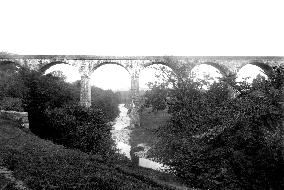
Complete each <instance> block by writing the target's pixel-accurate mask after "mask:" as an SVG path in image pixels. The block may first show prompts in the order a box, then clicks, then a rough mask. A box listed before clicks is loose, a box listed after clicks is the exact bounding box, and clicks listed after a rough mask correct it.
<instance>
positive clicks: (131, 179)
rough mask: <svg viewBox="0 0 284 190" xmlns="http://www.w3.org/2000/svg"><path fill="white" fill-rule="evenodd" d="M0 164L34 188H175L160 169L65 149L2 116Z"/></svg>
mask: <svg viewBox="0 0 284 190" xmlns="http://www.w3.org/2000/svg"><path fill="white" fill-rule="evenodd" d="M122 164H123V165H122ZM0 165H3V166H5V167H7V168H9V169H10V170H12V171H13V173H14V176H15V177H16V178H17V179H19V180H22V181H23V182H24V183H25V185H26V186H28V187H29V188H31V189H174V188H173V185H171V184H169V183H167V182H165V181H164V179H166V178H167V177H166V176H165V174H162V173H160V172H158V171H153V170H149V169H143V168H140V167H134V166H132V165H131V164H130V163H128V162H126V161H123V160H121V163H117V164H116V163H112V162H107V161H106V160H105V159H102V158H101V157H99V156H95V155H89V154H86V153H83V152H81V151H78V150H71V149H66V148H64V147H63V146H61V145H56V144H53V143H52V142H51V141H47V140H43V139H40V138H38V137H37V136H35V135H33V134H32V133H30V132H25V131H23V130H20V129H18V128H17V127H16V124H15V123H13V122H11V121H7V120H2V119H0ZM0 179H1V181H3V180H5V179H2V178H0ZM5 183H6V181H5Z"/></svg>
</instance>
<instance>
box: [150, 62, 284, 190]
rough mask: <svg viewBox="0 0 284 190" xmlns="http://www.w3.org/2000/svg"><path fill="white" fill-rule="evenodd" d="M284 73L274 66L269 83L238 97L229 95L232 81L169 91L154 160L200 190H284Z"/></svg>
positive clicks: (188, 82) (243, 89)
mask: <svg viewBox="0 0 284 190" xmlns="http://www.w3.org/2000/svg"><path fill="white" fill-rule="evenodd" d="M283 74H284V69H283V67H275V68H274V72H273V74H272V75H271V76H272V77H271V78H270V79H269V80H266V81H263V80H259V79H258V80H255V82H254V84H252V85H251V86H242V85H239V86H238V89H239V90H240V92H241V95H240V96H238V97H237V98H235V99H231V98H229V96H228V93H227V88H226V87H227V83H226V81H229V80H231V79H225V80H223V81H220V83H215V84H213V85H212V86H211V87H210V88H209V90H207V91H200V90H199V88H198V86H200V84H198V83H196V82H193V81H191V80H186V79H184V82H183V83H180V84H178V85H177V88H174V89H173V91H172V93H170V100H171V101H170V102H169V103H168V107H169V113H170V114H171V118H170V120H169V122H168V124H167V125H166V126H162V127H160V128H159V130H158V131H157V136H158V142H157V143H156V144H155V146H154V147H153V148H152V149H151V156H152V157H154V158H155V159H156V160H157V161H159V162H161V163H163V164H166V165H168V166H170V172H172V173H174V174H176V175H178V176H179V177H181V178H183V179H184V180H185V181H186V182H187V183H189V184H190V185H193V186H195V187H198V188H201V189H283V188H284V178H283V175H279V174H281V173H283V172H284V165H283V163H284V152H283V150H284V146H283V142H284V135H283V124H282V121H283V108H282V107H281V105H280V104H279V102H280V101H281V99H283V86H284V85H283V84H284V82H283ZM256 90H258V91H259V92H261V93H262V96H259V94H256V93H252V92H255V91H256Z"/></svg>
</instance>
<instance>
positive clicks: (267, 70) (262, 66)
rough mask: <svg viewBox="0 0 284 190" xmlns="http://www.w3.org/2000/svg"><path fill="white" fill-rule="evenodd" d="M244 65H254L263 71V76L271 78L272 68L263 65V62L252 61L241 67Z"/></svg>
mask: <svg viewBox="0 0 284 190" xmlns="http://www.w3.org/2000/svg"><path fill="white" fill-rule="evenodd" d="M246 65H255V66H257V67H259V68H261V69H262V70H263V71H264V74H266V75H267V77H268V78H270V76H271V74H272V72H273V68H272V67H271V66H270V65H268V64H266V63H263V62H259V61H252V62H250V63H248V64H245V65H243V67H244V66H246ZM243 67H242V68H243ZM242 68H241V69H242Z"/></svg>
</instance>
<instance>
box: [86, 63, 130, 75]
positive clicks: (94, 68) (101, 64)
mask: <svg viewBox="0 0 284 190" xmlns="http://www.w3.org/2000/svg"><path fill="white" fill-rule="evenodd" d="M103 65H118V66H121V67H123V68H124V69H125V70H126V71H127V72H128V74H130V71H129V70H128V69H127V67H125V66H124V65H123V64H121V63H119V62H114V61H104V62H102V63H100V64H98V65H96V66H95V67H93V69H92V71H91V74H92V73H93V72H94V71H95V70H96V69H97V68H99V67H101V66H103Z"/></svg>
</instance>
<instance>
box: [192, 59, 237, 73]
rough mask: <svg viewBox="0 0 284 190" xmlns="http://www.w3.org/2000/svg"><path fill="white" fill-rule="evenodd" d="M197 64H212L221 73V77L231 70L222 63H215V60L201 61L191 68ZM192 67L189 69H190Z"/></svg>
mask: <svg viewBox="0 0 284 190" xmlns="http://www.w3.org/2000/svg"><path fill="white" fill-rule="evenodd" d="M199 65H209V66H212V67H214V68H215V69H217V70H218V71H219V72H220V73H221V75H222V76H223V77H224V76H228V75H230V74H232V73H231V71H230V70H229V68H227V67H225V66H224V65H221V64H219V63H216V62H203V63H199V64H197V65H195V66H194V67H193V68H192V69H194V68H195V67H197V66H199ZM192 69H191V70H190V71H192Z"/></svg>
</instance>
